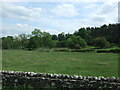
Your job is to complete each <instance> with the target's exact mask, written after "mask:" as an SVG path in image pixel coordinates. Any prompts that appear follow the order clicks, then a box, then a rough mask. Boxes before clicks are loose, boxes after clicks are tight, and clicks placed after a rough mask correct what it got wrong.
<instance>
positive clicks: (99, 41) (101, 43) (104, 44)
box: [94, 37, 111, 48]
mask: <svg viewBox="0 0 120 90" xmlns="http://www.w3.org/2000/svg"><path fill="white" fill-rule="evenodd" d="M94 46H95V47H98V48H109V47H110V46H111V45H110V43H109V42H108V41H107V40H106V39H105V38H104V37H97V38H96V39H95V40H94Z"/></svg>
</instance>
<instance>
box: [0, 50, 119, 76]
mask: <svg viewBox="0 0 120 90" xmlns="http://www.w3.org/2000/svg"><path fill="white" fill-rule="evenodd" d="M2 69H3V70H13V71H34V72H40V73H57V74H69V75H74V74H75V75H84V76H105V77H106V76H118V54H115V53H96V52H89V53H87V52H85V53H80V52H38V51H25V50H3V51H2Z"/></svg>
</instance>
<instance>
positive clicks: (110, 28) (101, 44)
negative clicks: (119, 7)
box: [0, 23, 120, 50]
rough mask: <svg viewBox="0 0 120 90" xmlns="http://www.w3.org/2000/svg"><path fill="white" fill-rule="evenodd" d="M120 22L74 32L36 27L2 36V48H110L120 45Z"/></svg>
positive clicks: (0, 40) (0, 41)
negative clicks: (44, 30)
mask: <svg viewBox="0 0 120 90" xmlns="http://www.w3.org/2000/svg"><path fill="white" fill-rule="evenodd" d="M119 26H120V24H119V23H116V24H109V25H106V24H104V25H102V26H100V27H86V28H84V27H83V28H80V29H78V30H77V31H75V32H74V33H73V34H69V33H67V34H65V33H64V32H62V33H60V34H58V35H56V34H50V33H49V32H42V31H41V30H40V29H34V30H33V31H32V32H31V34H29V35H28V34H20V35H18V36H7V37H2V38H0V43H2V49H27V50H34V49H37V48H40V47H45V48H53V47H54V48H55V47H68V48H72V49H81V48H85V47H86V46H87V45H88V46H89V45H91V46H95V47H97V48H109V47H111V46H119V44H120V38H119V34H120V31H119V30H118V28H119Z"/></svg>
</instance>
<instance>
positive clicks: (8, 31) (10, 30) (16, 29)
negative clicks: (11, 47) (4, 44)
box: [2, 23, 34, 36]
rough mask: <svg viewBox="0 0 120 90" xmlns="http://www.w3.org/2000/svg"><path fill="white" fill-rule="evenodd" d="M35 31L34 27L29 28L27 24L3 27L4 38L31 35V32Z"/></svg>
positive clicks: (4, 25)
mask: <svg viewBox="0 0 120 90" xmlns="http://www.w3.org/2000/svg"><path fill="white" fill-rule="evenodd" d="M33 30H34V27H32V26H29V25H27V24H13V25H8V24H5V23H3V25H2V36H6V35H13V36H14V35H18V34H23V33H25V34H29V33H30V32H31V31H33Z"/></svg>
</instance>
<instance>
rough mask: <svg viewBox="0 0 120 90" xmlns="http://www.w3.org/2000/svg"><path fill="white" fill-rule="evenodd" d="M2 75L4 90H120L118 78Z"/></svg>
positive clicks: (18, 73)
mask: <svg viewBox="0 0 120 90" xmlns="http://www.w3.org/2000/svg"><path fill="white" fill-rule="evenodd" d="M0 73H1V75H2V88H3V90H9V89H10V90H11V89H14V90H16V89H17V90H18V88H19V89H20V90H46V88H47V89H50V90H71V88H72V89H73V88H74V90H81V89H82V88H84V89H85V90H86V89H87V90H88V89H90V88H95V89H97V90H99V89H100V90H101V89H111V88H112V90H117V89H120V78H118V77H102V76H100V77H92V76H77V75H73V76H70V75H66V74H65V75H63V74H49V73H34V72H22V71H16V72H14V71H0Z"/></svg>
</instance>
